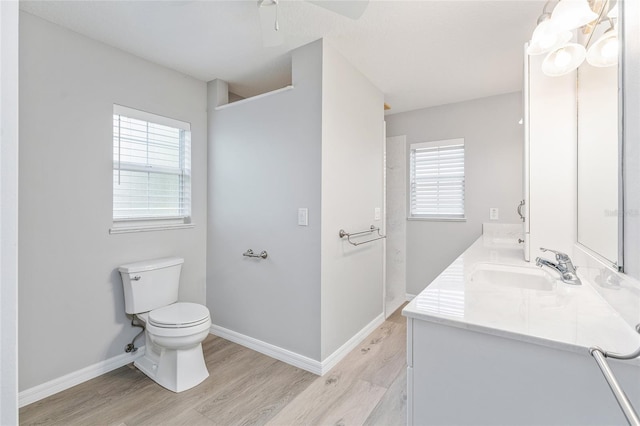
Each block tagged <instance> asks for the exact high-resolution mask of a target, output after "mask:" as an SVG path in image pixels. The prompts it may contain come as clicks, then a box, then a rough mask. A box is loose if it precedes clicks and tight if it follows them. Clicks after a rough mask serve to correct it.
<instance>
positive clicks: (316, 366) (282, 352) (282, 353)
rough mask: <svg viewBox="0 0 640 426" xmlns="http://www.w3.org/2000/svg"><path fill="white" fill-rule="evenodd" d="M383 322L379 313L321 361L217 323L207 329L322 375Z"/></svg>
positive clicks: (214, 333) (224, 337)
mask: <svg viewBox="0 0 640 426" xmlns="http://www.w3.org/2000/svg"><path fill="white" fill-rule="evenodd" d="M383 322H384V315H383V314H380V315H379V316H377V317H376V318H375V319H374V320H373V321H371V322H370V323H369V324H367V325H366V326H365V327H364V328H363V329H362V330H360V331H359V332H358V333H357V334H356V335H355V336H353V337H352V338H351V339H349V340H348V341H347V342H346V343H345V344H344V345H342V346H341V347H340V348H338V350H336V351H335V352H333V353H332V354H331V355H329V356H328V357H327V358H326V359H325V360H324V361H322V362H321V361H317V360H315V359H312V358H309V357H306V356H304V355H300V354H298V353H295V352H292V351H290V350H288V349H284V348H281V347H279V346H275V345H272V344H271V343H267V342H263V341H262V340H258V339H255V338H253V337H250V336H247V335H244V334H241V333H238V332H236V331H233V330H229V329H228V328H224V327H220V326H219V325H215V324H212V325H211V327H210V329H209V330H210V333H211V334H213V335H215V336H218V337H222V338H223V339H227V340H229V341H231V342H234V343H237V344H239V345H242V346H244V347H247V348H249V349H253V350H254V351H256V352H260V353H261V354H264V355H267V356H270V357H271V358H275V359H277V360H279V361H282V362H285V363H287V364H289V365H293V366H294V367H298V368H301V369H303V370H306V371H308V372H310V373H313V374H317V375H319V376H322V375H324V374H325V373H326V372H328V371H329V370H331V369H332V368H333V367H334V366H335V365H336V364H337V363H338V362H340V360H342V358H344V357H345V356H346V355H347V354H348V353H349V352H351V351H352V350H353V349H354V348H355V347H356V346H358V344H360V342H362V340H363V339H364V338H365V337H367V336H368V335H369V334H370V333H371V332H372V331H373V330H375V329H376V327H378V326H379V325H380V324H382V323H383Z"/></svg>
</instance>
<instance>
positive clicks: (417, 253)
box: [386, 92, 523, 294]
mask: <svg viewBox="0 0 640 426" xmlns="http://www.w3.org/2000/svg"><path fill="white" fill-rule="evenodd" d="M521 118H522V99H521V94H520V93H519V92H517V93H510V94H506V95H499V96H493V97H489V98H483V99H477V100H473V101H468V102H461V103H456V104H451V105H444V106H439V107H433V108H426V109H421V110H416V111H410V112H405V113H399V114H392V115H388V116H387V117H386V121H387V135H388V136H399V135H406V136H407V144H411V143H415V142H428V141H436V140H442V139H453V138H464V139H465V174H466V180H465V215H466V221H465V222H437V221H426V220H410V221H408V223H407V293H409V294H418V293H419V292H420V291H422V290H423V289H424V288H425V287H426V286H427V285H428V284H429V283H430V282H431V281H432V280H433V279H434V278H435V277H436V276H438V274H440V272H442V271H443V270H444V269H445V268H446V267H447V266H448V265H449V264H450V263H451V262H452V261H453V260H454V259H455V258H456V257H458V255H460V254H461V253H462V252H463V251H464V250H465V249H466V248H467V247H468V246H469V245H471V243H472V242H473V241H475V240H476V239H477V238H478V237H479V236H480V235H481V233H482V223H483V222H488V221H489V208H491V207H497V208H498V209H499V213H500V219H499V220H498V221H497V222H503V223H519V222H520V219H519V217H518V215H517V213H516V207H517V206H518V203H519V202H520V200H521V199H522V150H523V128H522V126H521V125H520V124H518V122H519V121H520V119H521Z"/></svg>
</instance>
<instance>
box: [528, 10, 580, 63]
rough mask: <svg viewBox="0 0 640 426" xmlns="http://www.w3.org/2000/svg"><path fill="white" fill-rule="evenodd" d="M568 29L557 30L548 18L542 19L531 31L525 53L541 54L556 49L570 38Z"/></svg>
mask: <svg viewBox="0 0 640 426" xmlns="http://www.w3.org/2000/svg"><path fill="white" fill-rule="evenodd" d="M571 37H573V36H572V35H571V32H570V31H558V29H557V28H556V27H555V26H554V25H553V23H552V22H551V21H550V20H548V19H547V20H546V21H542V22H540V23H539V24H538V26H537V27H536V29H535V30H534V31H533V35H532V36H531V41H530V42H529V47H527V53H528V54H529V55H542V54H543V53H548V52H551V51H553V50H557V49H558V48H560V47H561V46H564V45H565V44H566V43H567V42H568V41H569V40H571Z"/></svg>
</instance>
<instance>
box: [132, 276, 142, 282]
mask: <svg viewBox="0 0 640 426" xmlns="http://www.w3.org/2000/svg"><path fill="white" fill-rule="evenodd" d="M131 279H132V280H133V281H140V275H136V276H135V277H132V278H131Z"/></svg>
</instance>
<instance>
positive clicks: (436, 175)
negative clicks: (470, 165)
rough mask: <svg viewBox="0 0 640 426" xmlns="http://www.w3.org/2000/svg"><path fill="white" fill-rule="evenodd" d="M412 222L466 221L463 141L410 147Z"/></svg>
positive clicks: (456, 140) (439, 142) (416, 144)
mask: <svg viewBox="0 0 640 426" xmlns="http://www.w3.org/2000/svg"><path fill="white" fill-rule="evenodd" d="M410 149H411V159H410V162H411V165H410V173H411V175H410V178H409V182H410V185H411V187H410V189H409V193H410V201H409V202H410V206H409V207H410V210H409V211H410V216H409V217H410V218H414V219H421V218H424V219H445V220H455V219H458V220H460V219H464V139H449V140H443V141H436V142H423V143H415V144H411V146H410Z"/></svg>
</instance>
